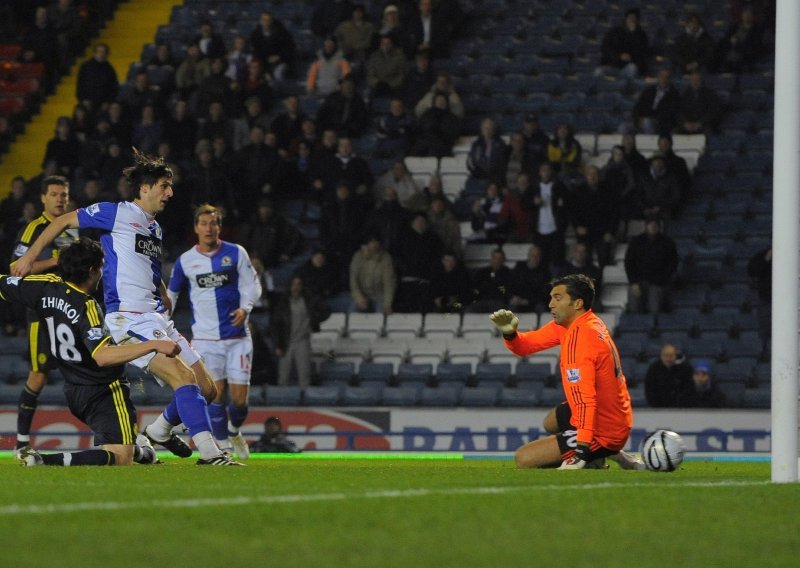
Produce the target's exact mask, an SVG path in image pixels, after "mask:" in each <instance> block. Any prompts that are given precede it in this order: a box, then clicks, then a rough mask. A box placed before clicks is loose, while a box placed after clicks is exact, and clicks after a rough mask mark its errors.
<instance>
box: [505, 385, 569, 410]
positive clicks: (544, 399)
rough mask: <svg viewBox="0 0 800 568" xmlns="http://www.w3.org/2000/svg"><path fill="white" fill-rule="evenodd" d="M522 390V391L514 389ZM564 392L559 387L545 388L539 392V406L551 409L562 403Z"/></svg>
mask: <svg viewBox="0 0 800 568" xmlns="http://www.w3.org/2000/svg"><path fill="white" fill-rule="evenodd" d="M506 390H513V389H506ZM516 390H520V391H522V390H524V389H516ZM564 400H565V398H564V390H563V389H562V388H561V387H545V388H543V389H542V390H541V391H540V392H539V405H540V406H547V407H553V406H557V405H559V404H561V403H562V402H564Z"/></svg>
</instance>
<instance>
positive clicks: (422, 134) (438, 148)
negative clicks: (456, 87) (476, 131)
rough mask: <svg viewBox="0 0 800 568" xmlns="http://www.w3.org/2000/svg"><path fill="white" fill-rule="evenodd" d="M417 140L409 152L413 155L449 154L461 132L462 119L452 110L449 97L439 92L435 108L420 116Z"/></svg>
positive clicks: (434, 102) (434, 101)
mask: <svg viewBox="0 0 800 568" xmlns="http://www.w3.org/2000/svg"><path fill="white" fill-rule="evenodd" d="M417 132H418V133H417V136H416V140H415V141H414V143H413V144H412V146H411V150H410V151H409V154H410V155H412V156H436V157H437V158H441V157H442V156H449V155H451V154H452V151H453V144H455V143H456V140H457V139H458V135H459V134H460V132H461V121H460V120H459V119H458V117H457V116H456V115H455V114H453V113H452V112H451V111H450V107H449V105H448V102H447V97H446V96H445V95H444V94H438V95H436V96H435V97H434V99H433V108H432V109H430V110H428V111H426V112H425V114H423V115H422V116H421V117H420V118H419V122H418V124H417Z"/></svg>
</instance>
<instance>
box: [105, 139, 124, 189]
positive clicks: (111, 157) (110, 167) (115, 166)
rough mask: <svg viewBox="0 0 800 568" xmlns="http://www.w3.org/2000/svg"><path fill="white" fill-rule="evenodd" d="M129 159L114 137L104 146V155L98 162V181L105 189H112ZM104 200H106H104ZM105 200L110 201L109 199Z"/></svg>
mask: <svg viewBox="0 0 800 568" xmlns="http://www.w3.org/2000/svg"><path fill="white" fill-rule="evenodd" d="M129 162H130V159H129V158H128V155H127V153H126V152H123V151H122V146H121V145H120V143H119V142H117V140H116V139H114V138H112V139H111V140H109V142H108V145H107V146H106V155H105V157H104V158H103V160H102V162H101V164H100V183H101V185H102V186H103V188H104V189H105V190H107V191H114V190H115V189H114V188H116V187H117V181H118V180H119V178H120V175H121V173H120V172H122V170H123V168H125V167H127V165H128V163H129ZM104 201H106V200H104ZM107 201H111V200H110V199H109V200H107Z"/></svg>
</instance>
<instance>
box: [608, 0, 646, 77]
mask: <svg viewBox="0 0 800 568" xmlns="http://www.w3.org/2000/svg"><path fill="white" fill-rule="evenodd" d="M600 49H601V52H600V53H601V55H600V67H599V68H598V71H597V72H596V74H602V73H608V72H611V71H614V70H618V71H619V72H620V73H622V74H623V75H625V76H627V77H635V76H637V75H644V74H645V73H647V61H648V59H649V58H650V42H649V40H648V39H647V34H646V33H645V32H644V30H643V29H642V27H641V25H640V23H639V10H638V9H636V8H631V9H630V10H628V11H627V12H625V21H624V22H623V25H621V26H617V27H614V28H611V29H610V30H609V31H608V32H607V33H606V35H605V37H604V38H603V44H602V46H601V48H600Z"/></svg>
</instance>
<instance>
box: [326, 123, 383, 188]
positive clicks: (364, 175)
mask: <svg viewBox="0 0 800 568" xmlns="http://www.w3.org/2000/svg"><path fill="white" fill-rule="evenodd" d="M324 168H325V170H324V171H323V172H322V178H323V182H324V187H325V190H326V192H328V193H330V192H331V190H333V189H334V188H335V187H336V185H337V184H338V183H341V182H344V183H346V184H347V185H348V186H349V187H350V188H351V189H352V190H353V194H354V195H358V196H360V197H361V198H362V199H367V198H368V193H369V190H370V188H371V187H372V183H373V181H374V180H373V177H372V171H371V170H370V169H369V164H368V163H367V161H366V160H365V159H364V158H362V157H360V156H357V155H356V154H355V153H354V152H353V143H352V142H351V141H350V138H339V141H338V151H337V152H336V155H335V156H333V157H332V158H330V159H329V160H328V161H327V162H326V163H325V164H324Z"/></svg>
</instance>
